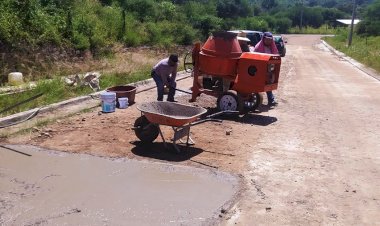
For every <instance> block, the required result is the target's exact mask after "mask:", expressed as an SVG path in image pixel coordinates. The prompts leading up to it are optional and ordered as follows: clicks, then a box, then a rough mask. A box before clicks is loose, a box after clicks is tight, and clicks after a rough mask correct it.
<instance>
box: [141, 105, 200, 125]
mask: <svg viewBox="0 0 380 226" xmlns="http://www.w3.org/2000/svg"><path fill="white" fill-rule="evenodd" d="M137 109H138V110H140V111H141V112H142V113H143V114H144V115H145V117H146V118H147V119H148V120H149V122H151V123H154V124H159V125H166V126H173V127H180V126H184V125H186V124H188V123H191V122H194V121H196V120H197V119H198V118H199V116H201V115H202V114H204V113H206V112H207V110H206V109H205V108H202V107H193V106H189V105H184V104H178V103H173V102H163V101H154V102H147V103H142V104H140V105H138V106H137Z"/></svg>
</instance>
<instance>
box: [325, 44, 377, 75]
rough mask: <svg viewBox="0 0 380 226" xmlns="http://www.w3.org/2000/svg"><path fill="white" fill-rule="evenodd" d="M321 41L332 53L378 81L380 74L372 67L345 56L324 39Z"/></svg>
mask: <svg viewBox="0 0 380 226" xmlns="http://www.w3.org/2000/svg"><path fill="white" fill-rule="evenodd" d="M321 41H322V43H323V45H325V46H326V47H327V48H328V49H329V50H330V51H331V52H332V53H333V54H335V55H337V56H339V57H340V58H342V59H344V60H345V61H347V62H349V63H350V64H352V65H353V66H354V67H356V68H358V69H359V70H361V71H363V72H364V73H366V74H367V75H369V76H371V77H373V78H375V79H377V80H378V81H380V74H379V73H378V72H377V71H376V70H374V69H372V68H370V67H368V66H366V65H364V64H362V63H359V62H358V61H356V60H355V59H353V58H351V57H349V56H347V55H346V54H344V53H342V52H340V51H338V50H336V49H335V48H334V47H332V46H330V45H329V44H328V43H327V42H325V41H324V40H321Z"/></svg>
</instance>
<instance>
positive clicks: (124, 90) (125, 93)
mask: <svg viewBox="0 0 380 226" xmlns="http://www.w3.org/2000/svg"><path fill="white" fill-rule="evenodd" d="M136 89H137V87H135V86H113V87H109V88H107V89H106V90H107V92H114V93H116V98H117V99H118V98H120V97H127V98H128V103H129V105H131V104H134V103H135V95H136Z"/></svg>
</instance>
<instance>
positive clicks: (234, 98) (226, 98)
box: [216, 90, 241, 111]
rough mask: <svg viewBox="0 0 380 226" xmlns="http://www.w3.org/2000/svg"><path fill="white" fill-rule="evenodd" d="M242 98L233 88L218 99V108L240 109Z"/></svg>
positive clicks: (223, 109)
mask: <svg viewBox="0 0 380 226" xmlns="http://www.w3.org/2000/svg"><path fill="white" fill-rule="evenodd" d="M240 102H241V101H240V98H239V97H238V95H237V93H236V92H235V91H233V90H228V91H227V92H224V93H223V94H222V95H221V96H220V97H219V98H218V100H217V102H216V104H217V108H218V110H219V111H240V105H241V103H240Z"/></svg>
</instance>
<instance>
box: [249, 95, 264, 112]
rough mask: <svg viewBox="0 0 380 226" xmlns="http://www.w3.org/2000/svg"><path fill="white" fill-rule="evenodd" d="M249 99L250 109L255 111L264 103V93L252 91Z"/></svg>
mask: <svg viewBox="0 0 380 226" xmlns="http://www.w3.org/2000/svg"><path fill="white" fill-rule="evenodd" d="M247 101H248V102H249V106H248V110H249V111H254V110H256V109H257V108H258V107H259V106H260V105H261V104H262V103H263V95H262V94H261V93H252V94H250V95H249V98H248V100H247Z"/></svg>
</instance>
